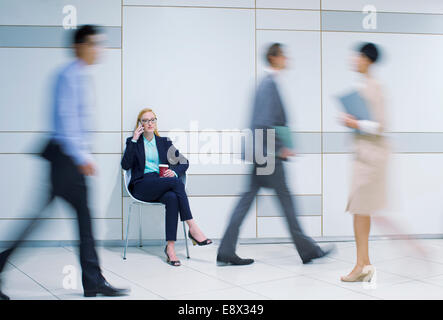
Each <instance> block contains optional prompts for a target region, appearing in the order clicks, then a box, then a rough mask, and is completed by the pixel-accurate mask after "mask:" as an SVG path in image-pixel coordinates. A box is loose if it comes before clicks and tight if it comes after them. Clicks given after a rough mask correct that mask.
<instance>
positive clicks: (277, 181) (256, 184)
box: [218, 162, 322, 260]
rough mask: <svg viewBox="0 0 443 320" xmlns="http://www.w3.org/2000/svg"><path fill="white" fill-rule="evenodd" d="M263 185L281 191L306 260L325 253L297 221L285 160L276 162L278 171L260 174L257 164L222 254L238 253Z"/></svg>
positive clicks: (297, 244)
mask: <svg viewBox="0 0 443 320" xmlns="http://www.w3.org/2000/svg"><path fill="white" fill-rule="evenodd" d="M261 187H265V188H271V189H274V191H275V193H276V194H277V197H278V200H279V202H280V206H281V209H282V210H283V212H284V214H285V216H286V220H287V223H288V224H287V225H288V229H289V233H290V234H291V237H292V240H293V242H294V244H295V247H296V249H297V251H298V253H299V255H300V257H301V258H302V260H306V259H308V258H313V257H317V256H319V255H320V254H321V253H322V250H321V248H320V247H319V246H318V245H317V244H316V243H315V242H314V241H313V240H312V239H311V238H310V237H308V236H306V235H305V234H304V233H303V231H302V229H301V227H300V225H299V223H298V221H297V216H296V211H295V206H294V202H293V200H292V196H291V194H290V192H289V189H288V187H287V185H286V177H285V171H284V168H283V164H282V163H281V162H276V163H275V171H274V173H273V174H271V175H256V174H255V168H254V170H253V172H252V174H251V179H250V186H249V190H248V191H246V192H245V193H244V194H243V196H242V197H241V199H240V201H239V202H238V204H237V206H236V207H235V209H234V212H233V213H232V216H231V219H230V221H229V224H228V227H227V229H226V231H225V234H224V236H223V239H222V241H221V243H220V247H219V249H218V253H219V255H221V256H232V255H234V254H235V248H236V244H237V240H238V236H239V232H240V226H241V224H242V222H243V220H244V218H245V217H246V214H247V212H248V211H249V208H250V207H251V204H252V201H253V200H254V198H255V197H256V195H257V193H258V191H259V190H260V188H261Z"/></svg>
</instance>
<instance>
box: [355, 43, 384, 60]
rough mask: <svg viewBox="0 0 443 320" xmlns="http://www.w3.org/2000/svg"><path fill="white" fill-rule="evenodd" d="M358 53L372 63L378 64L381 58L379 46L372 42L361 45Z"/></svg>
mask: <svg viewBox="0 0 443 320" xmlns="http://www.w3.org/2000/svg"><path fill="white" fill-rule="evenodd" d="M358 51H359V52H360V53H361V54H363V55H364V56H366V57H367V58H368V59H369V60H371V62H372V63H374V62H376V61H377V60H378V59H379V57H380V53H379V50H378V49H377V46H376V45H375V44H373V43H370V42H367V43H363V44H361V45H360V48H359V49H358Z"/></svg>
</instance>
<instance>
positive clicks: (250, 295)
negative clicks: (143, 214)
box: [2, 239, 443, 300]
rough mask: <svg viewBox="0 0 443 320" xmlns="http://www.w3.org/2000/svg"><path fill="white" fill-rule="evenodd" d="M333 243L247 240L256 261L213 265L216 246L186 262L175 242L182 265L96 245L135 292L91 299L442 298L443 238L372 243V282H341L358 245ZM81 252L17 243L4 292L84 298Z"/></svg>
mask: <svg viewBox="0 0 443 320" xmlns="http://www.w3.org/2000/svg"><path fill="white" fill-rule="evenodd" d="M334 243H335V245H336V248H337V250H336V251H335V253H334V254H332V255H331V256H328V257H325V258H323V259H319V260H314V262H313V263H311V264H307V265H303V264H302V263H301V259H300V257H299V255H298V253H297V251H296V250H295V248H294V246H293V245H292V244H291V243H285V244H242V245H239V246H238V249H237V253H238V254H239V255H240V256H241V257H245V258H249V257H250V258H254V259H255V260H256V261H255V263H254V264H252V265H249V266H225V267H218V266H217V265H216V256H217V250H218V245H217V243H214V244H212V245H209V246H203V247H198V246H195V247H194V246H192V245H190V248H189V250H190V255H191V259H186V250H185V246H184V245H183V244H180V245H177V246H176V252H177V256H178V257H179V259H180V260H181V262H182V266H180V267H173V266H170V265H168V264H167V263H166V262H165V255H164V253H163V250H164V246H145V247H143V248H138V247H129V248H128V254H127V260H123V259H122V250H123V248H121V247H112V248H108V247H107V248H103V247H97V252H98V255H99V259H100V263H101V266H102V270H103V274H104V276H105V277H106V279H107V280H108V281H109V282H110V283H111V284H112V285H114V286H116V287H125V288H127V287H130V289H131V293H130V295H129V296H126V297H116V298H107V297H97V298H92V299H131V300H132V299H147V300H154V299H178V300H196V299H203V300H213V299H217V300H224V299H234V300H255V299H264V300H265V299H346V300H354V299H443V239H432V240H420V242H419V243H420V245H421V246H422V247H423V248H425V249H426V250H427V252H430V253H431V254H429V255H428V256H422V255H420V254H419V252H418V251H417V250H413V249H411V248H412V246H411V242H410V241H406V240H389V239H386V240H377V241H371V242H370V250H371V260H372V262H373V264H374V266H375V267H376V268H377V275H376V279H375V281H373V283H371V284H362V283H344V282H341V281H340V276H342V275H346V274H347V273H348V272H350V270H352V268H353V267H354V263H355V261H354V259H355V243H354V242H334ZM320 245H325V244H320ZM77 251H78V249H77V248H76V247H66V248H63V247H42V248H30V247H27V248H20V250H18V251H17V253H16V254H14V255H13V256H12V257H11V259H10V262H11V264H12V265H14V266H16V267H17V268H18V269H17V268H15V267H9V268H7V269H6V270H5V273H4V274H2V276H3V289H4V291H5V293H7V294H9V295H10V296H11V297H12V298H13V299H36V300H42V299H63V300H65V299H66V300H73V299H81V300H82V299H86V298H84V297H83V289H82V287H81V269H80V266H79V258H78V254H77ZM66 266H68V267H73V268H74V270H75V272H76V276H77V277H76V279H74V280H75V281H74V283H75V284H76V287H75V288H74V289H69V288H66V287H65V286H64V281H66V277H67V276H69V275H68V274H66V273H63V271H64V268H65V267H66ZM65 271H66V270H65ZM70 271H72V270H70ZM70 275H72V273H71V274H70ZM89 299H90V298H89Z"/></svg>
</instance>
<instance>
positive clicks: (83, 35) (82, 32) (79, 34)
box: [72, 24, 100, 44]
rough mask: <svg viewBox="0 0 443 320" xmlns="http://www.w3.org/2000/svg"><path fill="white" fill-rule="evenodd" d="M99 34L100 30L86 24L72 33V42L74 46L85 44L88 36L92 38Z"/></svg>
mask: <svg viewBox="0 0 443 320" xmlns="http://www.w3.org/2000/svg"><path fill="white" fill-rule="evenodd" d="M99 33H100V30H99V28H98V27H97V26H94V25H90V24H86V25H84V26H81V27H80V28H78V29H77V30H76V31H75V32H74V37H73V39H72V41H73V43H74V44H79V43H85V42H86V40H87V38H88V36H93V35H96V34H99Z"/></svg>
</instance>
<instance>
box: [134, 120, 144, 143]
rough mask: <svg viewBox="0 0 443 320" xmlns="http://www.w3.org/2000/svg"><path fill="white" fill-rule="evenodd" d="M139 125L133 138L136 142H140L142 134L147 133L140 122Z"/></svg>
mask: <svg viewBox="0 0 443 320" xmlns="http://www.w3.org/2000/svg"><path fill="white" fill-rule="evenodd" d="M138 124H139V125H138V127H137V129H135V131H134V134H133V136H132V138H133V139H134V140H138V138H140V136H141V134H142V133H143V132H144V131H145V129H144V128H143V126H142V124H141V122H140V121H139V122H138Z"/></svg>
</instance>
